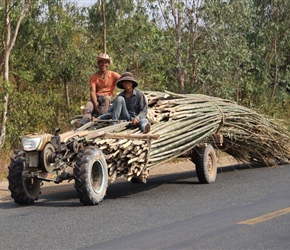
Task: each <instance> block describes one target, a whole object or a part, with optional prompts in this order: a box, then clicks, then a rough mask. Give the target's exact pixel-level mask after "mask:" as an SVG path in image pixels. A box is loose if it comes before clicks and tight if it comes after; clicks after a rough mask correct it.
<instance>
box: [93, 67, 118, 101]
mask: <svg viewBox="0 0 290 250" xmlns="http://www.w3.org/2000/svg"><path fill="white" fill-rule="evenodd" d="M120 77H121V76H120V75H119V74H118V73H116V72H114V71H108V72H107V74H106V78H105V79H102V78H101V77H100V76H99V75H98V74H97V73H95V74H93V75H91V77H90V85H91V86H92V85H95V86H96V96H114V89H115V87H116V82H117V81H118V80H119V79H120Z"/></svg>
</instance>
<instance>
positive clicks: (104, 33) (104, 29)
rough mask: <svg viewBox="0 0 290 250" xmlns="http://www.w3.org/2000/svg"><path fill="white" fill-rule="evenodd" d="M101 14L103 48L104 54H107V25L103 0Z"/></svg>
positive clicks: (103, 1)
mask: <svg viewBox="0 0 290 250" xmlns="http://www.w3.org/2000/svg"><path fill="white" fill-rule="evenodd" d="M102 14H103V46H104V53H107V25H106V12H105V0H102Z"/></svg>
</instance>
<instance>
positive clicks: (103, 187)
mask: <svg viewBox="0 0 290 250" xmlns="http://www.w3.org/2000/svg"><path fill="white" fill-rule="evenodd" d="M74 174H75V189H76V191H77V195H78V197H79V199H80V202H81V203H82V204H84V205H96V204H98V203H100V202H101V201H102V200H103V198H104V197H105V195H106V191H107V187H108V168H107V163H106V160H105V156H104V154H103V153H102V151H101V150H100V149H98V148H95V147H92V146H91V147H87V148H85V149H84V150H83V151H82V152H81V153H80V154H79V155H78V156H77V162H76V167H75V169H74Z"/></svg>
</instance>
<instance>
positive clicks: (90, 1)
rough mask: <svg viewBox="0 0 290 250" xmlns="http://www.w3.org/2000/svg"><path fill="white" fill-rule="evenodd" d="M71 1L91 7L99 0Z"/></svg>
mask: <svg viewBox="0 0 290 250" xmlns="http://www.w3.org/2000/svg"><path fill="white" fill-rule="evenodd" d="M71 1H72V2H75V3H77V4H78V6H81V7H89V6H92V5H93V4H94V3H96V2H97V0H71Z"/></svg>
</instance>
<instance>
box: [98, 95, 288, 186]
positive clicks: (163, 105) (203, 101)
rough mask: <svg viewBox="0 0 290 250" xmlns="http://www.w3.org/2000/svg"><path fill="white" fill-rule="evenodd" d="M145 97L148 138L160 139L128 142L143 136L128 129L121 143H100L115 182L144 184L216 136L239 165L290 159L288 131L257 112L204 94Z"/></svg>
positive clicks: (270, 162)
mask: <svg viewBox="0 0 290 250" xmlns="http://www.w3.org/2000/svg"><path fill="white" fill-rule="evenodd" d="M145 94H146V96H147V98H148V103H149V107H150V108H149V112H148V118H149V120H150V122H151V124H152V125H151V132H150V133H151V134H158V135H159V139H158V140H149V139H148V138H145V137H144V139H143V140H136V139H130V138H128V137H127V138H126V135H133V134H140V133H141V132H140V130H139V129H135V130H132V129H128V128H123V129H122V130H120V131H118V132H119V133H123V134H124V138H122V139H112V138H110V139H106V140H104V138H97V139H96V144H97V145H99V147H100V148H101V149H102V150H103V152H104V154H105V155H106V159H107V163H108V166H109V175H110V177H111V179H112V180H115V178H116V177H123V178H125V179H127V180H131V179H132V178H134V177H138V178H140V179H141V180H142V181H144V182H145V181H146V178H147V176H148V170H149V169H151V168H153V167H156V166H158V165H159V164H161V163H164V162H166V161H168V160H170V159H173V158H176V157H178V156H180V155H184V154H185V153H187V152H189V151H190V150H191V149H193V148H194V147H195V146H197V145H198V144H200V143H204V142H208V141H211V138H212V136H213V135H215V134H220V135H223V138H224V144H223V147H222V148H220V149H221V150H224V151H225V152H227V153H229V154H230V155H232V156H233V157H235V158H236V159H237V160H239V161H241V162H249V161H256V162H258V163H265V164H273V163H277V162H281V161H283V162H288V161H289V160H290V147H289V141H290V136H289V134H288V132H287V131H286V130H285V129H284V128H283V127H282V126H280V125H279V124H277V123H275V122H273V121H271V120H270V119H267V118H265V117H264V116H262V115H260V114H258V113H256V112H254V111H253V110H250V109H247V108H245V107H243V106H240V105H237V104H236V103H235V102H232V101H229V100H225V99H221V98H215V97H210V96H205V95H198V94H189V95H178V94H174V93H170V92H165V93H163V92H145Z"/></svg>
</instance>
